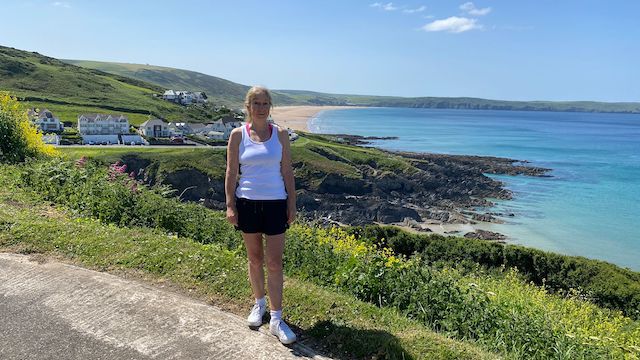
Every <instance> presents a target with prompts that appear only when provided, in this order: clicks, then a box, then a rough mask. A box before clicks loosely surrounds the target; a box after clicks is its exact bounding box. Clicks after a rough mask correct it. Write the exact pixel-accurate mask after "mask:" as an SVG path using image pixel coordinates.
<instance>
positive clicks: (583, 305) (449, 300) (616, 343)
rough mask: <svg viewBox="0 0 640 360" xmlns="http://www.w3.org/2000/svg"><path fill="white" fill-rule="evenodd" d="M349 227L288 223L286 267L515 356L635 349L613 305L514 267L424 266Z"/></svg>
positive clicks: (632, 333) (637, 334) (639, 335)
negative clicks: (525, 276) (571, 293)
mask: <svg viewBox="0 0 640 360" xmlns="http://www.w3.org/2000/svg"><path fill="white" fill-rule="evenodd" d="M390 231H393V230H390ZM353 232H354V229H352V228H346V229H342V228H335V227H334V228H330V229H321V228H312V227H308V226H298V225H296V226H293V227H292V228H291V229H290V232H289V233H288V238H287V243H286V251H285V268H286V270H287V273H288V274H290V275H295V276H299V277H303V278H306V279H310V280H311V281H314V282H316V283H318V284H321V285H325V286H327V285H328V286H333V287H336V288H338V289H340V290H342V291H344V292H347V293H350V294H352V295H354V296H356V297H357V298H359V299H361V300H365V301H368V302H371V303H374V304H376V305H378V306H381V307H393V308H396V309H398V310H400V311H402V312H403V313H404V314H405V315H406V316H407V317H409V318H412V319H416V320H419V321H421V322H422V323H424V324H425V325H427V326H429V327H431V328H433V329H435V330H438V331H440V332H443V333H446V334H448V335H450V336H454V337H456V338H459V339H472V340H475V341H477V342H478V343H481V344H484V346H485V347H487V348H489V349H491V350H493V351H497V352H500V353H508V354H509V355H510V356H513V357H514V358H526V359H547V358H590V359H600V358H619V357H620V358H622V357H625V356H626V357H628V358H634V356H637V355H638V354H639V351H640V348H639V347H638V345H639V344H640V326H639V325H638V323H637V322H636V323H634V322H633V321H631V320H630V319H629V318H625V317H623V316H622V315H621V314H620V313H618V312H614V311H610V310H606V309H605V310H603V309H600V308H598V307H597V306H595V305H594V304H591V303H589V302H585V301H582V300H580V299H579V298H575V297H571V298H567V299H564V298H560V297H557V296H552V295H550V294H548V293H547V292H546V290H545V289H544V288H539V287H536V286H534V285H531V284H526V283H524V282H523V281H522V280H521V275H520V274H518V273H517V271H515V270H506V271H505V272H504V273H503V274H501V276H495V275H493V276H487V275H482V274H481V273H480V274H479V273H476V272H469V273H467V274H466V275H465V273H464V272H461V271H458V270H457V269H453V268H451V267H446V266H445V267H443V268H441V269H436V268H433V267H429V266H426V265H425V261H424V259H422V258H421V256H420V255H416V256H414V257H412V258H410V259H408V260H407V259H404V257H403V256H399V257H398V256H395V255H393V254H392V252H391V251H390V249H389V248H381V247H380V246H377V245H372V244H369V243H366V242H363V241H361V240H358V239H357V238H356V236H355V235H354V234H353ZM387 234H390V233H389V232H387ZM402 236H404V235H402ZM409 238H410V237H409ZM407 239H408V238H407Z"/></svg>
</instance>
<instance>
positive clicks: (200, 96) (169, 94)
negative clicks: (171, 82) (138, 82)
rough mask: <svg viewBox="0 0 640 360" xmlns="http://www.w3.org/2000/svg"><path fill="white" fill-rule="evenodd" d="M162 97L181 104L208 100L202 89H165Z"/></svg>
mask: <svg viewBox="0 0 640 360" xmlns="http://www.w3.org/2000/svg"><path fill="white" fill-rule="evenodd" d="M162 98H163V99H164V100H167V101H172V102H175V103H177V104H182V105H190V104H194V103H195V104H203V103H206V102H207V101H208V100H207V94H205V93H204V92H202V91H195V92H193V91H185V90H167V91H165V92H164V94H162Z"/></svg>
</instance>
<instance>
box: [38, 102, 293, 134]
mask: <svg viewBox="0 0 640 360" xmlns="http://www.w3.org/2000/svg"><path fill="white" fill-rule="evenodd" d="M162 98H163V99H164V100H166V101H171V102H174V103H177V104H180V105H183V106H189V105H194V104H203V103H206V102H207V96H206V94H205V93H204V92H191V91H181V90H178V91H176V90H167V91H165V93H164V94H163V95H162ZM28 116H29V119H30V120H31V121H32V123H33V124H34V125H35V126H36V127H37V128H38V129H39V131H40V132H42V134H43V140H44V141H45V142H46V143H48V144H52V145H131V146H133V145H140V146H149V145H175V146H198V145H200V146H202V145H205V146H224V145H226V142H227V141H228V139H229V136H230V134H231V131H232V130H233V129H235V128H237V127H241V126H243V124H244V114H243V113H242V111H240V110H230V111H229V112H228V114H226V115H224V116H222V117H220V118H219V119H216V120H214V121H210V122H207V123H197V122H186V121H185V122H166V121H164V120H162V119H159V118H150V119H149V120H147V121H145V122H143V123H142V124H140V125H139V126H131V125H130V124H129V119H128V118H127V116H126V115H122V114H79V115H78V118H77V125H76V127H75V128H74V127H73V126H72V124H71V123H70V122H62V121H60V119H59V118H58V117H56V116H55V115H54V114H53V113H52V112H51V111H50V110H48V109H41V110H40V109H29V110H28ZM270 121H271V122H273V119H270ZM289 138H290V139H291V140H295V139H296V138H297V134H295V133H294V132H292V131H289Z"/></svg>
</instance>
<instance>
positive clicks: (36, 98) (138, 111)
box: [0, 46, 213, 124]
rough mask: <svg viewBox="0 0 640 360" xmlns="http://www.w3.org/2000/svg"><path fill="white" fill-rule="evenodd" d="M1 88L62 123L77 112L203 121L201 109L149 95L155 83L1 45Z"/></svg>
mask: <svg viewBox="0 0 640 360" xmlns="http://www.w3.org/2000/svg"><path fill="white" fill-rule="evenodd" d="M0 90H3V91H8V92H9V93H10V94H11V95H14V96H17V97H18V98H20V100H22V101H24V102H25V103H26V104H25V105H26V106H29V107H39V108H48V109H50V110H51V111H53V112H54V114H56V115H57V116H59V117H60V118H61V120H63V121H72V122H75V121H76V119H77V116H78V115H79V114H81V113H120V114H125V115H127V116H128V117H129V120H130V123H132V124H139V123H141V122H143V121H145V120H147V119H148V118H149V117H150V116H152V117H160V118H164V119H167V120H183V119H192V120H195V121H206V120H207V119H208V118H210V117H211V116H212V115H213V114H212V113H211V111H209V110H207V109H204V108H197V107H184V106H180V105H176V104H173V103H170V102H167V101H164V100H162V99H161V98H158V97H157V96H154V95H155V94H159V93H162V92H164V89H163V88H162V87H160V86H158V85H154V84H151V83H148V82H144V81H140V80H136V79H131V78H127V77H124V76H119V75H114V74H108V73H105V72H102V71H98V70H92V69H85V68H82V67H78V66H74V65H70V64H67V63H65V62H62V61H60V60H57V59H54V58H51V57H47V56H43V55H40V54H38V53H35V52H27V51H22V50H17V49H13V48H8V47H3V46H0Z"/></svg>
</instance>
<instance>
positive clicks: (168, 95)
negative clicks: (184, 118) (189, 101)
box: [162, 90, 180, 102]
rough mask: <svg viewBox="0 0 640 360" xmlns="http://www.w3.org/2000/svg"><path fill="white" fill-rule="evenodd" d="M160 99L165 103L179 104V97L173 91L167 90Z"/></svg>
mask: <svg viewBox="0 0 640 360" xmlns="http://www.w3.org/2000/svg"><path fill="white" fill-rule="evenodd" d="M162 98H163V99H164V100H167V101H173V102H180V100H179V99H180V96H179V95H178V94H176V92H175V91H173V90H167V91H165V92H164V94H162Z"/></svg>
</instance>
